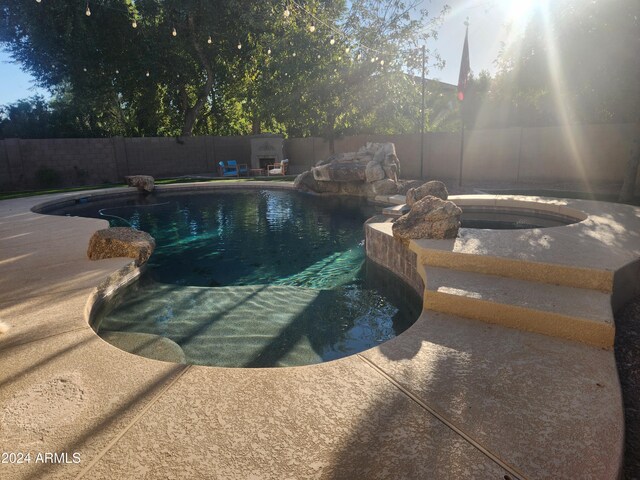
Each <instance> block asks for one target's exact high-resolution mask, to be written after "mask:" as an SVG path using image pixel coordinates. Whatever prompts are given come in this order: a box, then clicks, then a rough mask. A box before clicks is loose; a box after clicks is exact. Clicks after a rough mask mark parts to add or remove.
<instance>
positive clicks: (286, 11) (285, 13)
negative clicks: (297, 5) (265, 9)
mask: <svg viewBox="0 0 640 480" xmlns="http://www.w3.org/2000/svg"><path fill="white" fill-rule="evenodd" d="M283 15H284V18H289V15H291V12H290V11H289V7H284V13H283Z"/></svg>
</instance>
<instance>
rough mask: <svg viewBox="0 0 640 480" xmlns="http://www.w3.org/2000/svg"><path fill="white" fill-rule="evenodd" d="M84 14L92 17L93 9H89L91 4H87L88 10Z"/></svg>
mask: <svg viewBox="0 0 640 480" xmlns="http://www.w3.org/2000/svg"><path fill="white" fill-rule="evenodd" d="M84 14H85V15H86V16H87V17H90V16H91V9H90V8H89V2H87V9H86V10H85V11H84Z"/></svg>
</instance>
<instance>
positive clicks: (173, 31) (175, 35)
mask: <svg viewBox="0 0 640 480" xmlns="http://www.w3.org/2000/svg"><path fill="white" fill-rule="evenodd" d="M171 35H173V36H174V37H177V36H178V32H177V31H176V27H173V29H172V30H171Z"/></svg>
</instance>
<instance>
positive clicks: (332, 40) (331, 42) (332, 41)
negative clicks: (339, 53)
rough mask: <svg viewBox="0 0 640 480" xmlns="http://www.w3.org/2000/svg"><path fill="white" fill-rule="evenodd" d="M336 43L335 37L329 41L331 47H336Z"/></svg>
mask: <svg viewBox="0 0 640 480" xmlns="http://www.w3.org/2000/svg"><path fill="white" fill-rule="evenodd" d="M335 43H336V39H335V38H333V35H331V39H330V40H329V44H330V45H334V44H335Z"/></svg>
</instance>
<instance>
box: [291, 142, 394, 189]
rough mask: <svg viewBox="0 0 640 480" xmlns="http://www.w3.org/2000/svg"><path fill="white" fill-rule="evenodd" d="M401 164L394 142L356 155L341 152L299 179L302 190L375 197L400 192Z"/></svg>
mask: <svg viewBox="0 0 640 480" xmlns="http://www.w3.org/2000/svg"><path fill="white" fill-rule="evenodd" d="M398 175H400V161H399V160H398V157H397V156H396V148H395V145H394V144H393V143H367V144H366V145H365V146H364V147H362V148H360V150H358V151H357V152H350V153H339V154H336V155H332V156H330V157H329V158H327V159H326V160H323V161H321V162H318V163H317V164H316V166H315V167H313V168H312V169H311V170H309V171H307V172H304V173H302V174H300V175H298V177H297V178H296V180H295V182H294V185H295V187H296V188H298V189H300V190H306V191H312V192H316V193H335V194H342V195H359V196H364V197H375V196H377V195H394V194H396V193H398V191H399V188H401V187H399V185H400V184H399V182H398Z"/></svg>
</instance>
